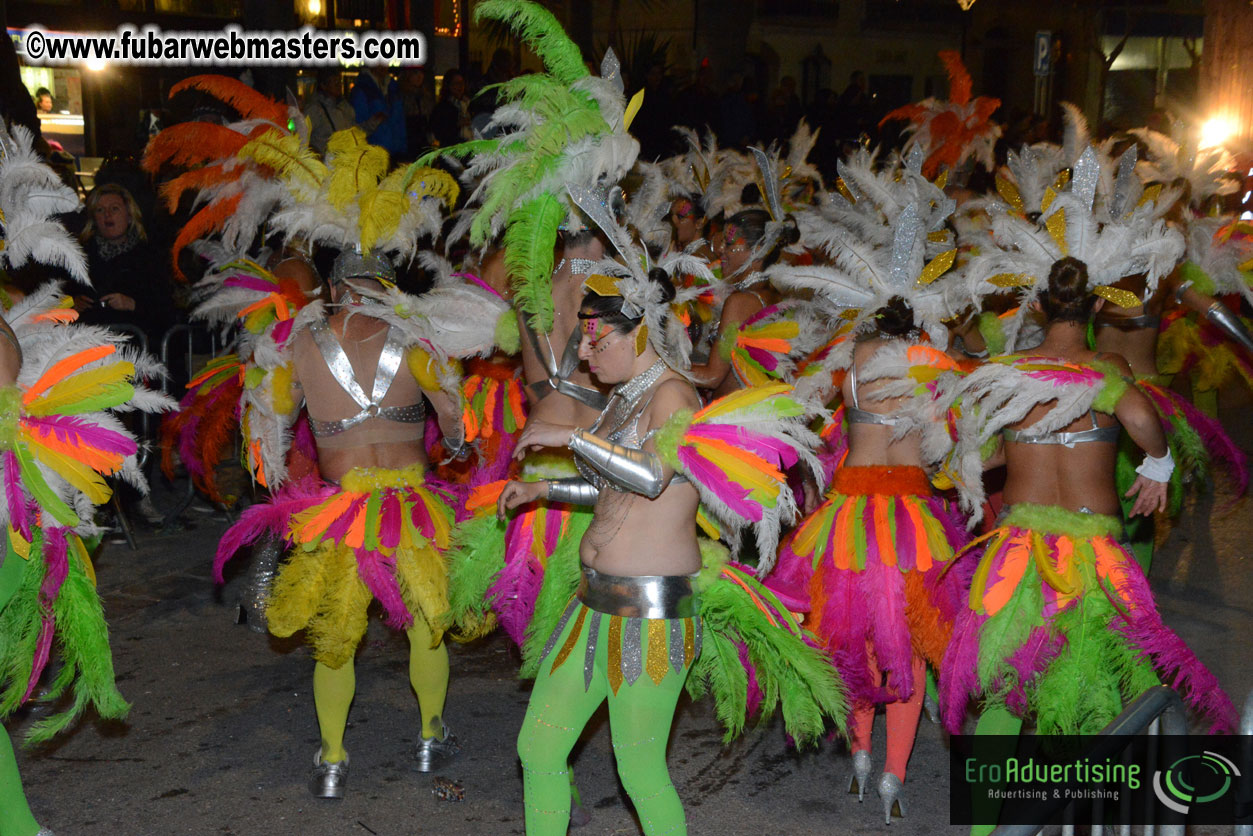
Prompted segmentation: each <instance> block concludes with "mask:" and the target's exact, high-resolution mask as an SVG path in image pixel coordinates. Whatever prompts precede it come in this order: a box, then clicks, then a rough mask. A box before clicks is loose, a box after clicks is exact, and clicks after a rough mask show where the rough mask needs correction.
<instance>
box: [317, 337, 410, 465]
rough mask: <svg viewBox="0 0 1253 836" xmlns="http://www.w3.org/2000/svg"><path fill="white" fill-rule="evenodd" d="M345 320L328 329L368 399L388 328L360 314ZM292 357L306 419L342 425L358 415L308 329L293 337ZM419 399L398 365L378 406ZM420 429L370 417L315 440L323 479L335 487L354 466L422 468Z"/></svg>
mask: <svg viewBox="0 0 1253 836" xmlns="http://www.w3.org/2000/svg"><path fill="white" fill-rule="evenodd" d="M344 317H345V314H343V313H338V314H336V315H334V316H332V317H330V319H329V320H328V324H329V329H328V330H329V331H330V332H331V333H332V334H333V335H334V336H335V337H336V339H337V340H338V342H339V344H340V345H341V346H342V348H343V350H344V354H345V355H346V356H347V357H348V360H349V362H350V363H351V365H352V372H353V376H354V377H355V379H356V380H357V382H358V384H359V385H360V386H361V388H362V390H363V391H364V392H366V393H367V394H368V393H370V392H371V388H372V383H373V381H374V379H375V373H376V370H377V369H378V365H379V358H380V356H381V355H382V353H383V348H384V346H385V344H386V342H387V336H388V327H387V325H386V324H385V323H383V322H380V321H379V320H377V319H371V318H369V317H365V316H360V315H358V316H354V317H352V319H351V320H350V321H348V322H347V323H346V324H345V322H344ZM293 355H294V363H295V377H296V380H297V381H298V382H299V385H300V386H301V388H302V389H303V390H304V396H305V403H306V405H307V407H308V410H309V417H310V418H312V419H314V420H316V421H340V420H342V419H346V418H351V417H353V416H355V415H357V414H358V413H360V412H361V410H362V408H361V407H360V406H359V405H358V404H357V403H356V401H354V400H353V398H352V397H351V396H349V394H348V392H346V391H345V390H344V387H343V386H342V385H340V383H339V381H337V380H336V379H335V376H334V375H333V374H332V373H331V370H330V369H329V368H328V367H327V363H326V360H325V359H324V358H323V355H322V352H321V350H320V349H319V347H318V345H317V343H316V341H315V339H314V337H313V334H312V333H311V332H310V331H309V330H307V329H306V330H303V331H301V332H300V333H299V334H297V336H296V338H295V342H294V345H293ZM422 399H423V395H422V390H421V388H420V387H419V386H418V384H417V381H416V380H414V378H413V375H412V374H411V373H410V372H409V370H408V368H407V366H406V365H405V363H404V361H403V360H402V361H401V364H400V368H399V370H398V371H397V372H396V374H395V376H394V377H393V378H392V380H391V383H390V386H389V388H388V389H387V393H386V395H385V396H384V397H383V399H382V401H381V402H380V403H381V405H382V406H384V407H393V406H396V407H400V406H409V405H411V404H418V403H421V402H422ZM423 430H424V426H423V423H421V422H418V423H401V422H398V421H390V420H387V419H385V418H382V417H368V418H366V419H365V420H363V421H362V422H361V423H359V424H357V425H355V426H353V427H350V428H348V429H346V430H344V431H342V432H340V433H337V434H335V435H330V436H321V437H318V438H317V446H318V467H319V469H320V470H321V472H322V475H323V476H324V477H325V478H326V479H328V480H330V481H336V482H337V481H339V479H340V478H342V477H343V475H344V474H345V473H347V472H348V471H349V470H351V469H352V468H354V467H386V468H393V469H395V468H402V467H407V466H409V465H413V464H423V465H425V464H426V451H425V449H424V447H423Z"/></svg>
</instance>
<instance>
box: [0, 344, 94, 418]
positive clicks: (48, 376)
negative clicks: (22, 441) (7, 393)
mask: <svg viewBox="0 0 1253 836" xmlns="http://www.w3.org/2000/svg"><path fill="white" fill-rule="evenodd" d="M115 351H117V348H116V347H115V346H113V345H112V344H109V345H97V346H92V347H91V348H84V349H83V350H82V351H79V352H76V353H74V354H71V355H70V356H69V357H66V358H65V359H64V360H58V361H57V362H56V363H53V364H52V367H51V368H50V369H48V371H46V372H44V373H43V377H41V378H39V380H37V381H35V385H34V386H31V387H30V388H29V389H27V390H26V391H25V392H24V393H23V394H22V403H24V404H29V403H30V402H31V401H33V400H34V399H35V398H37V397H39V396H40V395H42V394H43V393H44V392H46V391H47V390H48V389H49V388H50V387H52V386H54V385H56V384H57V383H60V382H61V381H62V380H64V379H65V378H67V377H69V376H70V375H71V374H73V373H74V372H76V371H78V370H79V369H81V368H82V367H83V366H85V365H87V364H88V363H92V362H95V361H96V360H99V359H100V358H101V357H108V356H109V355H110V354H112V353H113V352H115Z"/></svg>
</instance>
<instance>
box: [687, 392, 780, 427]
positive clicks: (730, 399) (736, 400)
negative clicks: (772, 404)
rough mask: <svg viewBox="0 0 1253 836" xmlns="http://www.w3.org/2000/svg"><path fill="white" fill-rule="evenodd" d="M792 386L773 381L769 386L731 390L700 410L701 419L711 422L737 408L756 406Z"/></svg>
mask: <svg viewBox="0 0 1253 836" xmlns="http://www.w3.org/2000/svg"><path fill="white" fill-rule="evenodd" d="M791 391H792V387H791V386H790V385H788V384H786V383H775V384H772V385H770V386H756V387H753V388H752V389H741V390H740V391H738V392H732V393H731V394H729V395H726V396H724V397H722V398H719V399H718V400H716V401H714V402H713V403H711V404H710V405H709V406H707V407H705V409H704V410H702V415H701V420H702V421H705V422H712V419H714V418H717V417H719V416H722V415H726V414H727V413H729V412H734V411H735V410H737V409H746V408H748V407H751V406H756V405H757V404H759V403H761V402H762V401H765V400H768V399H769V398H774V397H778V396H779V395H782V394H784V393H786V392H791Z"/></svg>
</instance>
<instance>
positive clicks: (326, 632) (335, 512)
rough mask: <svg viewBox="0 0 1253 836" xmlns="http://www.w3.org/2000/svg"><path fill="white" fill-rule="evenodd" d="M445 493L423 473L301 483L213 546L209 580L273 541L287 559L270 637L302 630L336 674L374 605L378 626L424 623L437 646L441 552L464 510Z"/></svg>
mask: <svg viewBox="0 0 1253 836" xmlns="http://www.w3.org/2000/svg"><path fill="white" fill-rule="evenodd" d="M463 505H464V503H463V502H459V501H458V500H457V497H456V494H455V492H454V490H453V488H451V487H450V486H447V485H440V484H437V483H435V482H434V480H431V479H425V478H424V474H423V470H422V468H421V467H420V466H412V467H408V468H405V469H403V470H386V469H381V468H379V469H370V468H356V469H353V470H351V471H349V472H348V473H347V474H346V475H345V476H344V478H343V480H342V483H341V485H340V486H336V485H333V484H328V483H325V482H321V481H320V480H318V479H316V478H307V479H305V480H302V481H301V482H297V483H293V484H292V485H290V486H288V487H285V488H284V489H283V490H281V491H279V492H278V493H276V494H275V495H274V496H273V497H271V499H270V500H269V501H268V502H265V503H262V504H260V505H254V506H253V507H252V508H249V509H248V510H247V511H245V512H244V514H242V515H241V516H240V519H239V522H237V523H236V524H235V525H233V526H232V527H231V528H230V529H229V530H228V531H227V532H226V534H224V535H223V537H222V541H221V542H220V543H219V546H218V555H217V560H216V562H215V574H216V576H217V578H218V580H219V581H220V580H221V569H222V565H223V564H224V563H225V562H226V561H227V560H228V559H230V557H231V556H232V555H233V554H234V552H235V551H237V550H238V549H239V548H240V547H241V546H243V545H247V544H249V543H253V542H256V541H257V540H259V539H261V537H262V536H263V535H264V534H265V533H267V532H269V533H273V534H275V535H278V536H283V537H285V538H286V540H287V542H288V543H289V544H290V545H291V546H292V549H291V552H290V554H289V558H288V560H287V562H286V563H285V564H283V565H282V566H281V567H280V569H279V573H278V576H277V577H276V579H275V581H274V589H273V591H272V592H271V597H270V603H269V607H268V610H267V616H268V620H269V625H270V632H272V633H273V634H274V635H276V636H290V635H292V634H293V633H295V632H297V631H299V630H307V631H308V637H309V640H310V643H311V644H312V645H313V648H314V656H315V658H316V659H317V660H318V661H319V662H322V663H323V664H325V665H327V666H329V667H332V668H339V667H342V666H343V664H344V663H345V662H347V661H348V660H349V659H351V658H352V655H353V653H354V652H355V650H356V647H357V644H358V642H360V640H361V637H362V636H363V635H364V634H365V629H366V621H367V610H368V608H369V606H370V603H371V602H372V601H373V600H377V601H378V602H379V603H380V604H381V605H382V608H383V616H384V621H385V622H386V623H387V624H388V625H389V626H391V627H395V628H397V629H407V628H408V627H409V626H411V625H412V624H413V621H414V619H415V618H418V617H421V618H423V619H425V620H426V622H427V623H428V624H429V625H431V628H432V631H433V633H434V634H435V636H436V638H437V639H438V637H439V636H441V635H442V627H441V625H442V624H443V623H444V622H445V619H446V614H447V611H448V572H447V569H446V567H445V563H444V551H445V550H446V549H447V548H448V547H449V545H450V543H451V539H452V531H453V525H454V522H455V514H454V511H453V508H454V507H462V506H463Z"/></svg>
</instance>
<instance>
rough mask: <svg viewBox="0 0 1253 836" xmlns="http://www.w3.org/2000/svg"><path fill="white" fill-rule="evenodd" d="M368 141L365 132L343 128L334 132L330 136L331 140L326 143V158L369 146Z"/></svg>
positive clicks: (356, 128)
mask: <svg viewBox="0 0 1253 836" xmlns="http://www.w3.org/2000/svg"><path fill="white" fill-rule="evenodd" d="M369 144H370V141H369V139H368V138H367V137H366V133H365V131H363V130H361V129H360V128H358V127H356V126H355V125H354V126H353V127H351V128H345V129H344V130H342V131H336V132H335V133H333V134H331V138H330V139H328V140H327V141H326V153H327V156H330V155H332V154H342V153H344V152H345V151H352V150H353V149H355V148H362V147H364V146H366V145H369Z"/></svg>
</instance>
